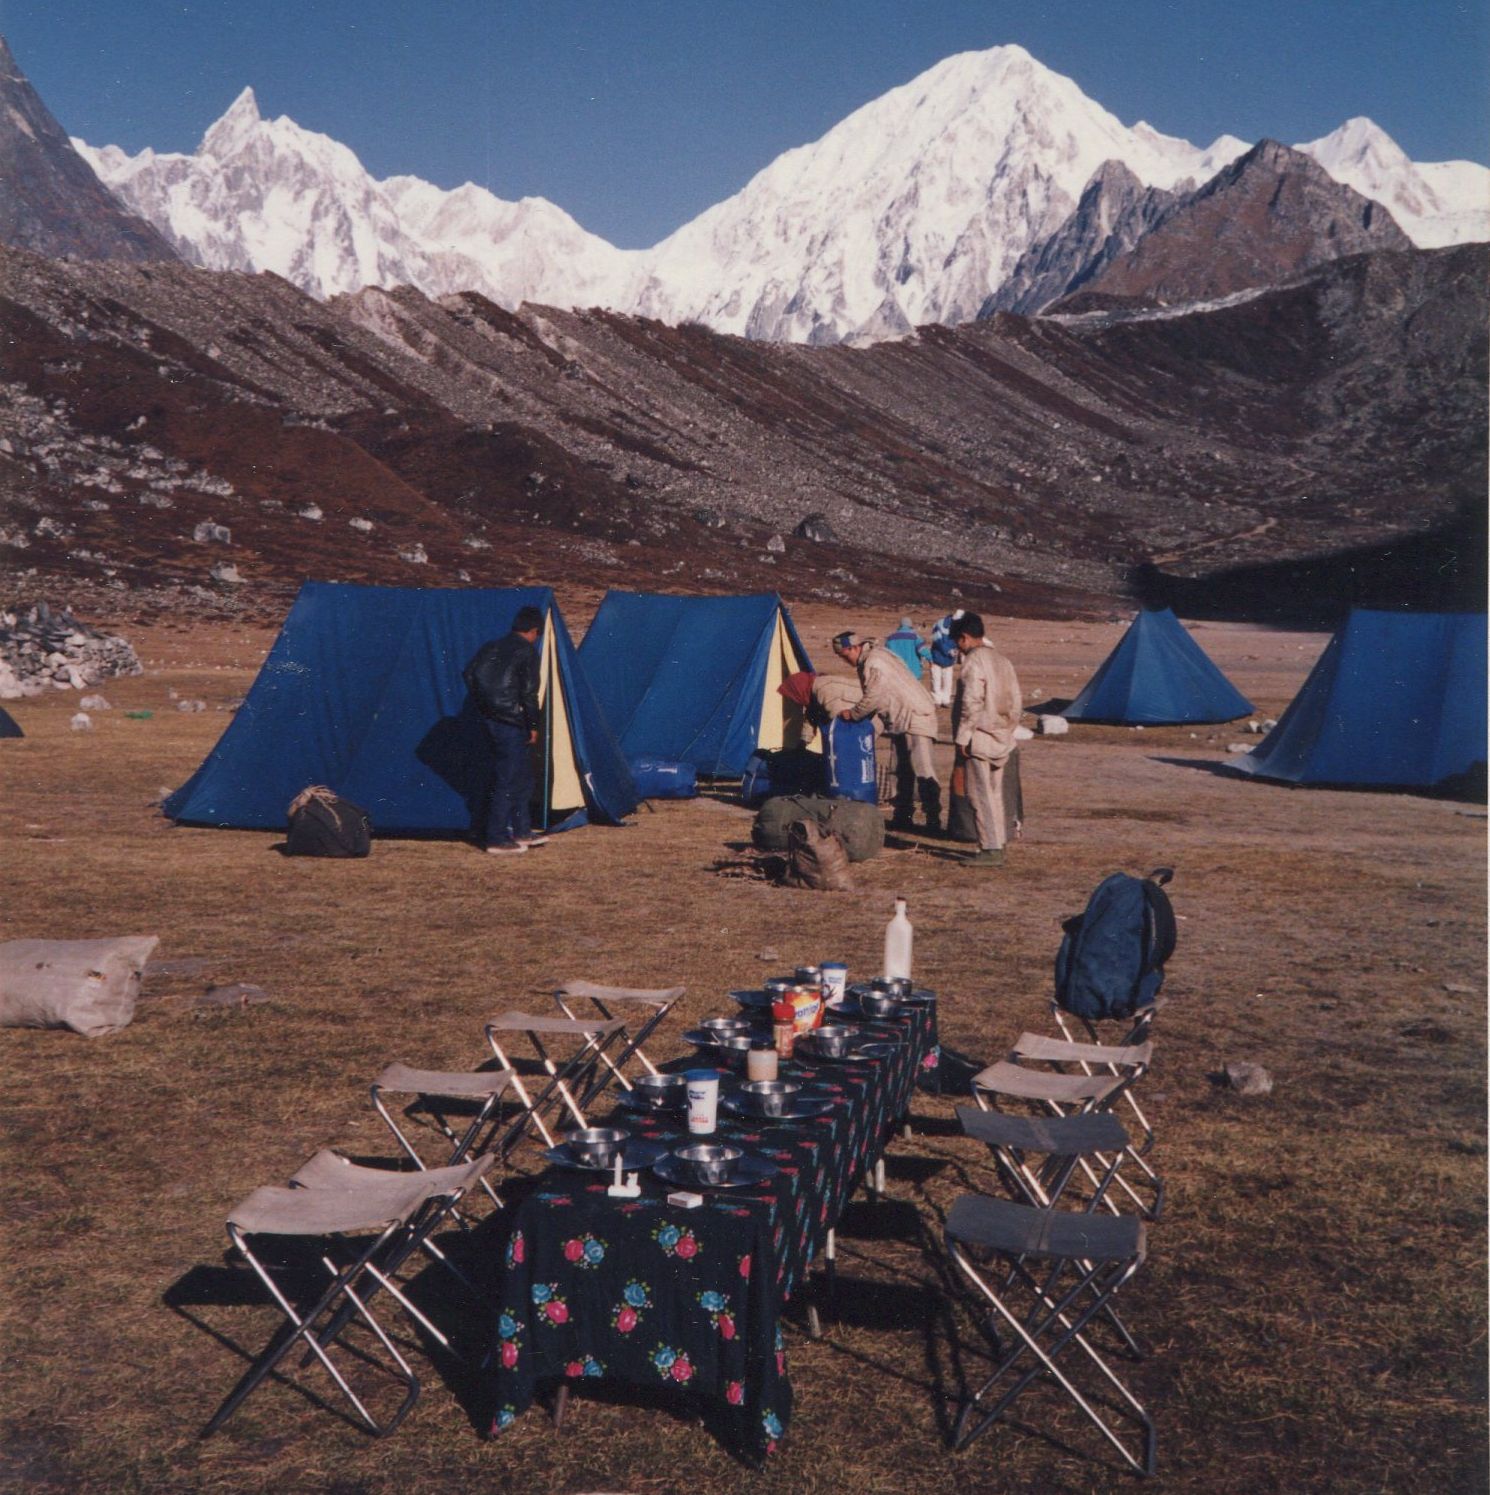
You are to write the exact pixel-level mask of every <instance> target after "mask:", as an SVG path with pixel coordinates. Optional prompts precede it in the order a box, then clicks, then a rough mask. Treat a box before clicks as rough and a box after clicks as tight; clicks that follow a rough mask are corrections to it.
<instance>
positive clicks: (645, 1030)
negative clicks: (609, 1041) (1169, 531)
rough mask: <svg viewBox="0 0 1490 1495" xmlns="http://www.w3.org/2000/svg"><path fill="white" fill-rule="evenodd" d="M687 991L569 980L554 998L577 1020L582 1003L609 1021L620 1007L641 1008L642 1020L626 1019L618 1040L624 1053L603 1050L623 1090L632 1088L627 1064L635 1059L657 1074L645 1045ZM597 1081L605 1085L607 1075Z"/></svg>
mask: <svg viewBox="0 0 1490 1495" xmlns="http://www.w3.org/2000/svg"><path fill="white" fill-rule="evenodd" d="M687 990H688V988H687V987H686V986H667V987H658V988H655V989H654V988H650V987H642V986H599V985H597V984H596V983H595V982H593V981H566V982H565V983H564V985H563V986H561V987H560V988H559V989H558V991H556V992H555V993H554V1001H555V1002H556V1003H557V1004H558V1007H559V1010H560V1011H561V1012H562V1013H563V1014H564V1016H565V1017H566V1018H569V1019H570V1020H571V1021H575V1022H577V1021H579V1019H580V1014H579V1013H578V1012H577V1011H576V1010H575V1009H576V1007H578V1006H579V1005H580V1004H581V1003H585V1004H588V1005H589V1006H590V1007H591V1008H593V1010H594V1012H595V1013H596V1015H597V1016H598V1017H599V1018H600V1019H601V1020H602V1021H603V1022H610V1021H611V1020H612V1019H614V1018H615V1016H616V1012H615V1010H614V1009H615V1008H616V1007H617V1006H622V1007H630V1008H631V1009H632V1010H639V1009H641V1010H642V1011H641V1015H640V1017H639V1019H636V1020H633V1021H630V1022H627V1024H626V1028H625V1031H624V1032H623V1033H622V1034H621V1037H620V1040H619V1042H620V1048H621V1052H620V1053H619V1054H618V1055H617V1056H616V1058H614V1059H612V1058H611V1057H610V1055H609V1054H607V1053H604V1052H602V1053H601V1056H600V1058H601V1063H602V1064H603V1065H604V1067H605V1069H606V1071H607V1072H608V1073H609V1074H610V1076H611V1077H612V1078H614V1079H615V1081H616V1083H617V1084H618V1085H620V1086H621V1088H622V1089H624V1090H630V1089H631V1081H630V1080H628V1079H627V1078H626V1073H625V1070H626V1065H627V1063H628V1062H629V1061H630V1060H631V1059H633V1058H634V1059H635V1060H636V1062H637V1063H638V1064H639V1065H641V1067H642V1069H644V1070H645V1071H646V1072H647V1073H648V1074H652V1075H655V1074H656V1073H657V1066H656V1065H655V1064H653V1063H652V1061H651V1060H650V1059H649V1058H648V1057H647V1055H646V1051H645V1050H644V1049H643V1048H642V1045H643V1044H644V1043H645V1042H646V1041H647V1039H649V1038H650V1037H651V1036H652V1034H653V1033H654V1032H656V1030H657V1029H658V1028H659V1027H660V1026H661V1024H662V1022H663V1020H664V1019H665V1018H666V1017H667V1015H668V1013H669V1012H671V1011H672V1009H673V1007H674V1005H675V1004H676V1003H677V1002H678V1000H679V998H681V997H682V996H683V994H684V993H685V992H686V991H687ZM597 1082H598V1084H599V1085H600V1087H601V1088H604V1084H605V1077H604V1076H603V1075H602V1076H598V1077H597ZM597 1093H598V1092H597ZM593 1099H594V1096H592V1095H586V1096H585V1097H584V1098H583V1100H582V1101H581V1105H589V1103H590V1101H591V1100H593Z"/></svg>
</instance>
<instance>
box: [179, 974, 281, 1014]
mask: <svg viewBox="0 0 1490 1495" xmlns="http://www.w3.org/2000/svg"><path fill="white" fill-rule="evenodd" d="M268 1000H269V993H268V992H266V991H265V990H264V988H263V987H262V986H253V985H251V984H250V983H248V982H246V981H235V982H234V983H233V984H232V985H231V986H209V987H208V988H207V990H206V991H205V992H204V993H203V994H202V995H201V996H200V997H198V998H197V1000H196V1001H195V1002H194V1003H193V1004H192V1005H193V1007H194V1009H195V1010H196V1011H198V1012H203V1011H211V1010H212V1009H213V1008H224V1007H225V1008H240V1009H241V1008H244V1007H257V1006H258V1005H259V1004H260V1003H262V1002H267V1001H268Z"/></svg>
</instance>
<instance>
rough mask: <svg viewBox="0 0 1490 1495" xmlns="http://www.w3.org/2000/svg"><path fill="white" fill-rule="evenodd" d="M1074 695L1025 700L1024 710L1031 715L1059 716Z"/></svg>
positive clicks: (1072, 699)
mask: <svg viewBox="0 0 1490 1495" xmlns="http://www.w3.org/2000/svg"><path fill="white" fill-rule="evenodd" d="M1075 699H1076V697H1075V696H1051V697H1049V698H1048V699H1047V700H1044V701H1026V702H1025V703H1024V709H1025V711H1026V712H1027V713H1028V714H1029V715H1031V716H1060V715H1061V714H1062V713H1063V712H1064V711H1065V709H1066V707H1068V706H1069V705H1070V704H1071V702H1072V701H1074V700H1075Z"/></svg>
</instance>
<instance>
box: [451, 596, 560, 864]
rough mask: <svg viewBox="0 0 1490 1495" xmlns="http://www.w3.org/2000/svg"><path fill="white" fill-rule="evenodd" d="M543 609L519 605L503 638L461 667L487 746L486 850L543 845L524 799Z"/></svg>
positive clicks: (534, 737) (534, 733) (529, 789)
mask: <svg viewBox="0 0 1490 1495" xmlns="http://www.w3.org/2000/svg"><path fill="white" fill-rule="evenodd" d="M542 632H543V614H542V613H541V612H539V611H538V609H537V608H536V607H520V608H518V610H517V615H516V617H514V618H513V620H512V632H511V633H509V634H508V635H507V636H506V637H505V638H499V639H493V640H492V641H491V642H490V643H488V644H483V645H482V646H481V647H480V648H479V649H478V650H477V651H476V653H475V655H474V656H473V658H472V659H471V662H470V663H469V664H468V665H467V666H466V667H465V669H464V671H463V672H462V678H463V679H464V680H465V682H466V689H467V690H469V691H470V692H471V699H472V700H473V701H475V703H476V709H477V710H478V711H479V712H480V713H481V720H482V722H483V723H484V725H485V727H486V732H487V736H488V737H490V738H491V745H492V786H491V798H490V799H489V800H488V801H487V807H486V836H485V842H486V850H487V851H488V852H490V853H491V854H492V855H493V856H517V855H519V854H521V853H522V852H525V851H527V850H529V848H531V847H534V846H542V845H543V844H544V843H545V842H546V841H547V840H548V837H547V836H535V835H534V834H533V823H532V820H531V819H530V818H529V811H528V801H529V800H530V799H531V798H532V796H533V761H532V755H531V751H530V750H531V748H532V746H533V744H534V743H535V742H537V741H538V728H539V725H540V718H539V709H538V647H537V645H538V635H539V634H540V633H542Z"/></svg>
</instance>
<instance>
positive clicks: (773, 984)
mask: <svg viewBox="0 0 1490 1495" xmlns="http://www.w3.org/2000/svg"><path fill="white" fill-rule="evenodd" d="M796 984H797V983H796V981H795V979H794V978H793V977H791V976H768V977H767V978H766V979H765V980H764V981H762V982H761V989H762V990H763V991H768V992H770V993H771V996H772V997H773V998H775V997H780V996H784V995H785V994H786V993H787V992H789V991H790V990H791V989H792V987H794V986H795V985H796Z"/></svg>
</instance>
